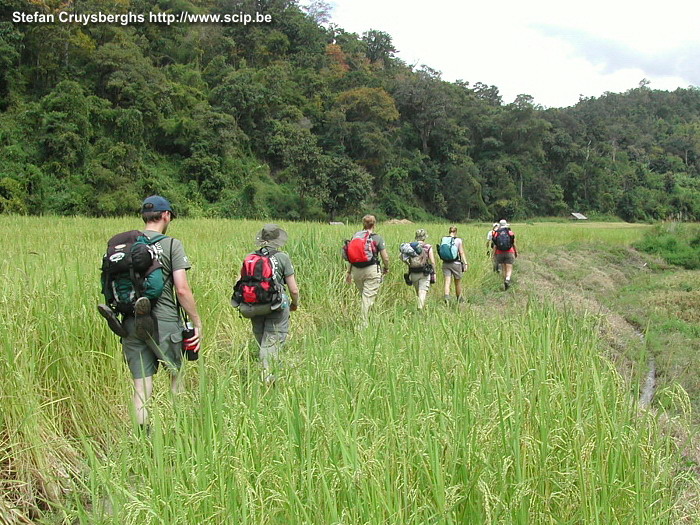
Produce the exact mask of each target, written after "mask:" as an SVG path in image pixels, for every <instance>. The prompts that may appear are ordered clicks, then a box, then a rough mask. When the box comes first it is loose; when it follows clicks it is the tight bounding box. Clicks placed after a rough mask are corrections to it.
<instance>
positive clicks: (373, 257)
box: [343, 231, 379, 268]
mask: <svg viewBox="0 0 700 525" xmlns="http://www.w3.org/2000/svg"><path fill="white" fill-rule="evenodd" d="M378 251H379V250H378V249H377V242H376V241H374V240H373V239H372V234H371V233H370V232H368V231H360V232H357V233H356V234H355V235H353V236H352V239H350V240H349V241H345V245H344V246H343V258H344V259H345V260H346V261H348V262H349V263H350V264H352V265H353V266H355V267H356V268H365V267H367V266H371V265H373V264H378V259H377V253H378Z"/></svg>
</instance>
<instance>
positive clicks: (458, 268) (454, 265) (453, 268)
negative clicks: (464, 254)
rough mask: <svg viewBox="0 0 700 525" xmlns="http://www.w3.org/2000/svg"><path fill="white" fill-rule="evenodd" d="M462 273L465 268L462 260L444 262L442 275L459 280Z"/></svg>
mask: <svg viewBox="0 0 700 525" xmlns="http://www.w3.org/2000/svg"><path fill="white" fill-rule="evenodd" d="M462 273H463V270H462V262H461V261H452V262H443V263H442V275H444V276H445V277H452V278H454V279H455V280H456V281H459V280H460V279H461V278H462Z"/></svg>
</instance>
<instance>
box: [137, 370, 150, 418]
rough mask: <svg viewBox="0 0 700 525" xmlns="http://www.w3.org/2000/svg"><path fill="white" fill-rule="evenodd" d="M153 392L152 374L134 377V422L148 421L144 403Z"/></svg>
mask: <svg viewBox="0 0 700 525" xmlns="http://www.w3.org/2000/svg"><path fill="white" fill-rule="evenodd" d="M152 393H153V376H148V377H140V378H138V379H134V396H133V403H134V415H135V416H136V423H138V424H139V425H143V424H145V423H146V421H148V409H147V408H146V403H148V400H149V399H150V398H151V394H152Z"/></svg>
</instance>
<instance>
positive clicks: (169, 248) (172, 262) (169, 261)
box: [144, 230, 192, 321]
mask: <svg viewBox="0 0 700 525" xmlns="http://www.w3.org/2000/svg"><path fill="white" fill-rule="evenodd" d="M144 233H145V234H146V236H148V238H149V239H152V238H153V237H155V236H156V235H160V233H158V232H156V231H153V230H146V231H144ZM155 247H156V250H157V251H158V256H159V258H160V263H161V264H162V265H163V278H164V279H165V286H164V287H163V293H162V295H161V296H160V298H159V299H158V302H157V303H156V305H155V306H154V307H153V312H154V313H155V315H156V318H157V319H158V320H162V321H178V320H179V319H180V315H179V313H178V311H177V303H176V302H175V295H174V294H173V272H174V271H175V270H189V269H190V268H191V267H192V265H191V264H190V260H189V259H188V258H187V255H186V254H185V248H184V246H183V245H182V242H180V241H179V240H178V239H173V238H172V237H166V238H165V239H161V240H160V241H158V242H157V243H155Z"/></svg>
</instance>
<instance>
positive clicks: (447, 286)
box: [443, 272, 452, 295]
mask: <svg viewBox="0 0 700 525" xmlns="http://www.w3.org/2000/svg"><path fill="white" fill-rule="evenodd" d="M443 273H444V275H445V295H450V285H451V284H452V275H450V274H449V273H447V272H443Z"/></svg>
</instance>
